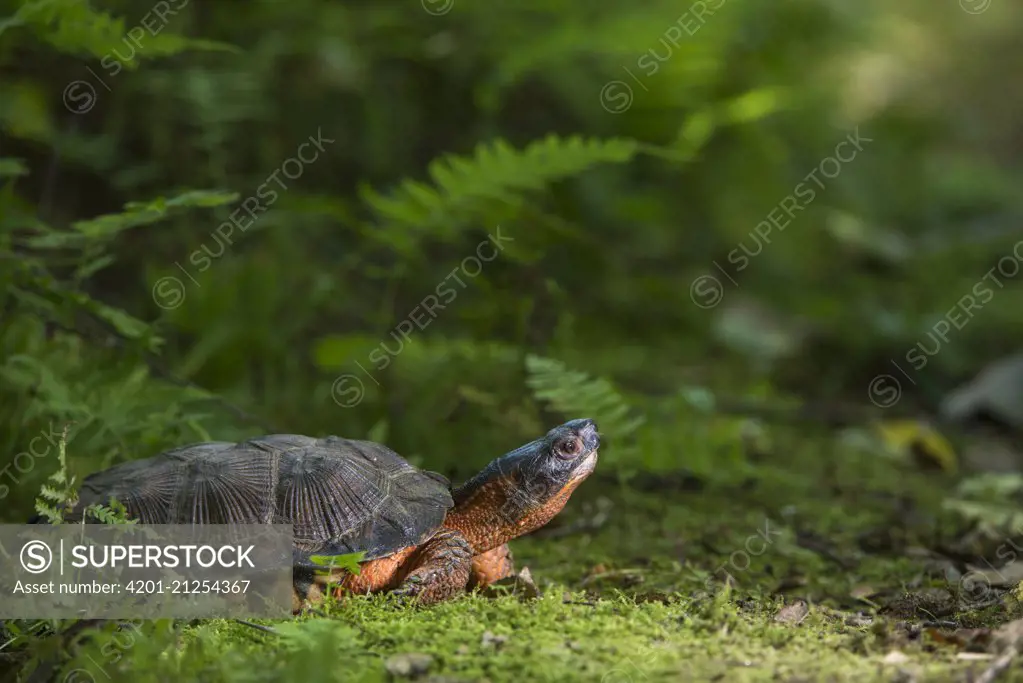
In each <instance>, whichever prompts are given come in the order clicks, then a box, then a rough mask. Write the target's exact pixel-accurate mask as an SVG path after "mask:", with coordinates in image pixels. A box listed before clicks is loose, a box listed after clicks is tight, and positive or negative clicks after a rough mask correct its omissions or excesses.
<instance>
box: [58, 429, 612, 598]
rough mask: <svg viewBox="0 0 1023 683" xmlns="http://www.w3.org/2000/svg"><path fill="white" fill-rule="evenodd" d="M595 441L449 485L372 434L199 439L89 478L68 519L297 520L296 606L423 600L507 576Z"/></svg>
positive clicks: (535, 452) (584, 467) (535, 444)
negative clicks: (393, 597)
mask: <svg viewBox="0 0 1023 683" xmlns="http://www.w3.org/2000/svg"><path fill="white" fill-rule="evenodd" d="M599 447H600V435H599V433H598V432H597V425H596V423H595V422H594V421H593V420H589V419H579V420H572V421H570V422H566V423H565V424H563V425H561V426H559V427H555V428H554V429H552V430H550V431H549V432H547V434H546V435H545V436H543V437H541V438H539V439H536V440H535V441H531V442H529V443H527V444H525V445H524V446H521V447H519V448H517V449H515V450H513V451H510V452H509V453H506V454H505V455H503V456H501V457H499V458H497V459H496V460H494V461H493V462H491V463H490V464H489V465H487V466H486V467H485V468H484V469H483V470H482V471H481V472H480V473H479V474H477V475H476V476H474V477H473V478H472V479H470V480H469V481H467V482H465V483H464V484H462V485H461V486H459V487H456V488H454V489H452V488H451V487H450V484H449V482H448V480H447V479H446V478H444V477H443V476H441V475H439V474H436V473H434V472H428V471H425V470H421V469H418V468H416V467H414V466H412V465H411V464H409V463H408V462H407V461H406V460H405V459H404V458H402V457H401V456H399V455H398V454H397V453H395V452H394V451H393V450H391V449H390V448H388V447H386V446H384V445H381V444H378V443H373V442H370V441H356V440H351V439H343V438H340V437H336V436H330V437H326V438H322V439H316V438H311V437H307V436H297V435H292V434H276V435H270V436H264V437H260V438H255V439H251V440H248V441H243V442H240V443H227V442H212V443H199V444H193V445H190V446H184V447H182V448H177V449H174V450H171V451H167V452H165V453H161V454H160V455H157V456H155V457H152V458H148V459H144V460H137V461H132V462H126V463H123V464H120V465H117V466H115V467H112V468H110V469H108V470H104V471H102V472H98V473H96V474H93V475H90V476H89V477H87V478H86V479H85V481H84V482H83V483H82V487H81V490H80V492H79V500H78V501H77V503H76V504H75V505H74V507H73V509H72V510H71V512H70V513H69V515H68V516H67V519H68V520H69V521H74V520H75V519H79V520H80V519H81V515H82V512H83V510H84V508H85V507H87V506H89V505H91V504H93V503H101V504H108V503H109V502H110V499H111V498H115V499H117V500H118V501H119V502H120V503H122V504H123V505H124V506H125V508H126V509H127V512H128V515H129V517H131V518H134V519H137V520H138V521H139V522H141V523H143V524H193V523H196V524H259V523H266V524H291V525H293V528H294V534H295V548H294V588H295V593H294V608H295V609H296V610H298V609H300V608H301V607H302V606H303V605H306V604H315V603H317V602H319V601H321V600H322V599H323V596H324V594H325V593H326V592H327V591H330V592H332V593H333V594H334V595H338V596H339V595H342V594H343V593H345V592H353V593H367V592H378V591H394V592H396V593H399V594H401V595H404V596H407V597H408V598H410V599H415V600H417V601H418V602H420V603H426V604H429V603H435V602H438V601H440V600H445V599H447V598H450V597H452V596H455V595H457V594H459V593H461V592H462V591H464V590H466V589H469V588H473V587H482V586H486V585H488V584H490V583H493V582H494V581H497V580H499V579H502V578H504V577H507V576H509V575H511V574H512V573H513V564H512V556H511V552H510V551H509V550H508V546H507V543H508V541H510V540H511V539H513V538H516V537H518V536H521V535H523V534H526V533H529V532H531V531H533V530H535V529H537V528H539V527H541V526H543V525H544V524H546V523H547V522H549V521H550V520H551V519H552V518H553V517H554V516H555V515H557V514H558V513H559V512H560V511H561V509H562V508H563V507H564V505H565V503H566V502H567V501H568V498H569V496H570V495H571V494H572V492H573V491H574V490H575V488H576V487H577V486H578V485H579V484H580V483H581V482H582V481H583V480H584V479H585V478H586V477H587V476H588V475H589V474H590V473H591V472H592V471H593V468H594V466H595V465H596V462H597V451H598V449H599ZM360 552H361V553H365V555H364V557H363V559H362V564H361V568H360V569H361V570H360V572H359V573H358V574H353V573H350V572H348V571H346V570H343V569H332V570H331V571H330V572H329V573H326V575H324V574H325V572H323V571H322V570H323V567H322V566H319V565H317V564H315V563H314V562H313V561H311V559H310V558H311V556H313V555H335V556H336V555H344V554H349V553H360ZM317 569H319V570H321V571H316V570H317Z"/></svg>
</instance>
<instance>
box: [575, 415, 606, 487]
mask: <svg viewBox="0 0 1023 683" xmlns="http://www.w3.org/2000/svg"><path fill="white" fill-rule="evenodd" d="M571 426H572V428H573V429H574V430H575V433H576V434H577V435H578V436H579V438H580V439H582V442H583V447H584V448H585V449H586V455H585V456H583V457H582V458H580V459H579V464H578V465H576V468H575V472H573V478H578V477H585V476H587V475H589V474H590V473H591V472H593V469H594V468H595V467H596V466H597V451H598V450H599V449H600V432H599V431H597V423H596V422H594V421H593V420H589V419H584V420H573V421H572V424H571Z"/></svg>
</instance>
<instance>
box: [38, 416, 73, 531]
mask: <svg viewBox="0 0 1023 683" xmlns="http://www.w3.org/2000/svg"><path fill="white" fill-rule="evenodd" d="M67 433H68V426H65V427H64V432H63V433H62V434H61V436H60V445H59V447H58V455H57V471H56V472H54V473H53V474H51V475H50V478H49V479H48V480H47V483H46V484H43V486H42V487H41V488H40V489H39V497H38V498H37V499H36V504H35V510H36V512H37V513H39V514H40V515H41V516H42V517H43V518H44V519H45V520H46V521H48V522H49V523H50V524H61V523H63V521H64V511H65V509H66V508H67V507H68V506H69V505H73V504H74V501H75V497H76V494H75V488H74V482H75V479H74V477H73V476H71V475H70V474H68V469H67V441H68V439H67Z"/></svg>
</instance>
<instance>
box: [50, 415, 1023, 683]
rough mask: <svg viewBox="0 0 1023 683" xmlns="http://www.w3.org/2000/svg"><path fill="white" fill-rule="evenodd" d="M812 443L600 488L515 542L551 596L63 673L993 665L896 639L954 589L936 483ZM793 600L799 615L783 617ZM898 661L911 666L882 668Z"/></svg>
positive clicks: (121, 655) (282, 627) (121, 658)
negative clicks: (699, 477)
mask: <svg viewBox="0 0 1023 683" xmlns="http://www.w3.org/2000/svg"><path fill="white" fill-rule="evenodd" d="M802 443H803V447H802V448H800V449H793V450H790V451H780V452H781V453H786V454H787V455H785V456H782V455H778V456H773V457H772V459H771V462H769V463H767V462H765V463H762V464H761V465H758V466H757V467H755V468H751V469H750V477H748V478H747V479H746V480H744V481H738V482H737V481H735V480H734V478H733V479H730V480H728V481H716V480H714V479H710V480H707V481H705V482H704V485H703V487H702V489H701V490H699V491H684V490H682V489H680V488H678V487H675V486H670V485H669V484H670V482H667V480H661V481H658V480H656V479H655V480H653V482H652V483H654V484H656V487H655V488H656V490H654V489H653V488H651V487H649V486H646V487H645V488H644V485H643V483H642V482H639V481H636V482H633V483H632V485H631V486H622V485H618V484H613V483H609V480H607V479H603V480H597V481H591V482H588V483H587V484H586V485H584V486H583V487H581V488H580V490H579V492H578V493H577V494H576V496H574V497H573V500H572V502H571V504H570V505H569V507H568V508H567V509H566V510H565V512H564V513H563V514H562V515H561V516H560V517H559V518H558V520H557V521H556V522H555V523H554V524H553V525H552V526H551V527H550V528H549V529H547V530H545V531H544V532H543V533H540V534H537V535H534V536H532V537H528V538H523V539H519V540H517V541H516V542H515V543H513V550H514V553H515V556H516V562H517V564H518V565H519V566H520V567H521V566H528V567H530V569H531V572H532V574H533V576H534V578H535V579H536V581H537V583H538V585H539V587H540V589H541V591H542V597H541V598H539V599H519V598H518V597H515V596H503V597H500V598H497V599H491V598H486V597H483V596H480V595H471V596H467V597H465V598H461V599H457V600H453V601H450V602H448V603H445V604H441V605H438V606H436V607H433V608H429V609H416V608H406V607H400V606H398V605H396V604H395V603H394V602H393V601H391V600H390V599H389V598H388V597H387V596H372V597H354V598H350V599H348V600H346V601H344V602H342V603H340V604H336V605H328V606H326V608H325V614H326V616H325V617H321V616H305V617H302V618H300V619H296V620H292V621H280V622H263V623H264V624H265V625H266V626H269V627H271V628H272V629H274V632H272V633H271V632H264V631H261V630H259V629H257V628H253V627H252V626H250V625H246V624H242V623H238V622H234V621H221V620H214V621H206V622H200V623H195V624H191V625H183V624H180V623H179V624H178V625H177V626H176V627H175V628H169V627H167V625H160V628H159V629H157V628H155V627H153V626H147V627H145V628H143V630H142V632H141V634H135V636H134V638H133V639H132V642H130V643H128V644H127V645H125V644H124V643H122V644H121V645H119V646H115V647H113V648H112V649H111V647H110V645H109V643H110V641H111V639H113V638H115V637H116V634H115V633H113V632H112V631H108V632H107V633H105V634H102V635H100V636H98V637H97V638H96V639H95V640H94V641H93V642H90V643H87V644H83V645H82V646H81V648H80V649H79V650H78V652H79V654H78V655H77V657H76V658H75V659H74V660H73V661H71V662H69V663H68V664H67V665H66V667H65V669H64V670H65V671H69V670H71V669H74V668H83V669H85V670H87V671H90V672H92V674H93V675H94V677H95V679H96V680H97V681H98V680H109V681H126V682H127V681H131V682H132V683H146V682H149V681H153V682H156V681H169V680H203V681H211V682H214V681H224V682H243V681H253V682H256V681H281V680H287V681H310V682H312V681H378V680H379V681H382V680H390V679H391V678H393V676H392V674H391V673H389V670H388V667H390V668H392V669H394V670H395V671H399V670H400V669H401V668H402V666H404V667H405V670H419V669H425V671H424V673H423V674H422V676H421V678H422V679H424V680H429V679H430V678H433V680H437V681H440V680H448V681H451V680H454V681H460V680H465V681H476V680H489V681H495V682H496V681H516V682H519V681H534V680H535V681H565V680H581V681H604V682H605V683H613V682H617V681H625V682H628V683H640V682H642V681H658V680H728V681H777V680H793V681H794V680H831V681H862V680H871V679H877V678H882V679H883V678H891V677H894V676H895V675H896V673H897V670H899V669H905V670H909V671H914V672H916V673H918V674H920V675H921V676H923V677H924V679H925V680H954V679H955V677H960V679H961V677H962V675H964V672H965V671H966V670H967V669H969V668H970V667H973V668H974V669H977V668H979V667H983V666H984V665H985V663H984V662H979V663H978V662H969V661H963V660H957V659H956V654H957V649H956V648H955V647H953V646H949V645H940V644H936V642H935V641H933V640H932V639H928V638H910V637H908V636H907V632H906V629H905V628H904V627H903V626H900V625H899V624H898V622H900V621H906V620H908V621H910V622H914V621H915V622H919V621H921V620H928V619H931V618H934V616H935V612H941V611H942V607H941V604H940V603H941V600H940V599H939V597H935V596H940V595H945V596H953V595H954V592H955V586H948V585H946V583H945V582H944V580H943V579H942V578H941V577H940V576H937V575H935V573H934V571H933V569H932V568H929V567H928V566H927V565H926V564H924V563H923V560H921V559H920V557H919V556H918V555H917V554H914V553H911V552H908V551H907V550H906V548H908V547H911V546H912V545H913V544H915V543H918V542H922V539H926V538H929V537H931V536H932V535H933V534H934V533H936V524H937V523H936V520H937V516H936V514H937V513H936V510H937V504H938V502H939V501H940V498H941V486H942V484H941V482H940V480H938V479H935V478H934V477H933V475H927V474H924V473H916V472H913V471H911V470H905V469H899V467H898V466H897V465H895V464H893V463H891V462H890V461H881V460H878V461H875V462H869V461H866V460H864V459H862V458H861V457H860V456H852V455H850V454H846V453H843V452H842V451H841V450H836V449H835V447H834V445H833V444H832V443H830V442H829V441H827V440H816V439H814V438H812V437H807V436H806V435H802ZM822 453H826V454H828V455H827V456H826V457H825V456H822V455H821V454H822ZM648 483H649V482H648ZM907 500H908V501H910V502H911V507H912V509H913V512H912V514H907V513H906V506H907V505H909V503H907ZM598 513H600V514H598ZM601 514H603V515H604V518H605V521H604V522H603V523H602V524H600V525H599V526H596V527H594V528H588V527H586V526H585V525H586V524H587V523H590V524H591V525H592V523H593V522H594V519H595V518H599V517H600V516H601ZM928 588H930V589H931V590H932V591H936V592H932V593H926V592H924V591H925V589H928ZM939 589H940V590H939ZM796 600H805V601H806V602H807V603H808V606H809V609H808V613H807V614H806V615H805V618H803V619H801V620H798V619H796V620H795V623H784V622H782V621H779V620H778V619H777V618H776V617H777V615H778V613H779V610H780V609H782V608H783V607H784V606H786V605H791V604H792V603H793V602H795V601H796ZM936 600H937V602H935V601H936ZM900 601H901V602H900ZM928 601H930V602H928ZM946 603H947V604H950V605H952V606H953V609H952V611H951V613H949V614H945V615H944V616H943V617H942V618H943V619H954V620H958V622H959V623H963V624H976V623H977V622H979V621H983V622H984V623H991V624H993V623H998V622H1000V621H1005V620H1006V619H1007V618H1008V613H1007V612H1006V610H1005V609H1003V608H994V609H992V608H987V610H986V611H985V612H983V613H970V612H958V611H956V610H955V603H954V601H949V600H946ZM797 616H798V615H797ZM121 638H122V641H123V640H124V637H123V635H122V636H121ZM104 645H106V650H104ZM892 650H898V651H900V652H901V653H903V655H904V656H905V659H904V660H903V661H901V662H897V663H886V661H885V658H886V656H889V654H890V653H891V652H892ZM408 655H423V656H421V657H416V658H413V659H405V660H403V659H402V658H403V657H407V656H408ZM424 656H425V657H424ZM395 658H397V659H395ZM417 667H418V669H417ZM1007 680H1012V679H1007Z"/></svg>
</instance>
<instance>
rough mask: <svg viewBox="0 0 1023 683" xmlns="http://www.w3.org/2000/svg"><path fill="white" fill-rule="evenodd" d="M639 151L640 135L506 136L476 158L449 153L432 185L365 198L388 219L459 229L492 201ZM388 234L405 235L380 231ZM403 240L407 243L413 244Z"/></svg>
mask: <svg viewBox="0 0 1023 683" xmlns="http://www.w3.org/2000/svg"><path fill="white" fill-rule="evenodd" d="M638 151H639V143H638V142H636V141H635V140H629V139H623V138H612V139H608V140H600V139H586V138H582V137H578V136H573V137H569V138H560V137H557V136H556V135H549V136H547V137H546V138H544V139H542V140H537V141H535V142H533V143H531V144H530V145H528V146H527V147H526V148H525V149H522V150H518V149H515V148H513V147H512V146H511V145H509V144H508V143H507V142H505V141H504V140H500V139H498V140H496V141H495V142H493V143H490V144H481V145H479V146H478V147H477V148H476V151H475V153H474V155H473V156H472V157H471V158H466V157H459V156H454V155H448V156H444V157H441V158H440V159H437V160H434V161H433V162H432V163H431V164H430V166H429V168H428V172H429V176H430V179H431V180H432V181H433V184H432V186H431V185H427V184H424V183H421V182H417V181H413V180H406V181H405V182H404V183H402V184H401V185H400V186H399V187H398V188H397V189H396V190H394V191H393V192H392V193H391V194H390V195H389V196H384V195H382V194H379V193H377V192H375V191H374V190H372V189H369V188H365V189H363V191H362V194H363V198H364V199H365V201H366V202H367V203H368V204H369V205H370V206H371V207H372V208H373V210H374V211H375V212H376V214H377V215H378V216H379V217H380V218H381V219H382V221H383V222H385V223H390V224H394V225H398V226H401V227H402V228H405V229H406V230H413V231H416V232H421V233H427V232H428V233H430V234H434V235H440V236H445V234H446V235H448V236H450V235H452V234H455V233H456V232H457V231H458V229H459V228H460V227H462V226H463V225H465V224H466V223H467V222H469V221H471V220H472V219H473V218H474V217H476V216H477V215H478V213H479V212H480V210H481V209H482V208H483V207H485V206H488V205H492V204H493V203H497V204H504V205H513V206H518V205H519V204H520V203H521V201H522V198H523V195H524V194H525V193H528V192H532V191H538V190H542V189H544V188H546V187H547V186H548V185H549V184H550V183H552V182H554V181H557V180H561V179H564V178H569V177H571V176H574V175H577V174H579V173H582V172H583V171H585V170H587V169H589V168H590V167H592V166H595V165H597V164H602V163H625V162H627V161H629V160H631V159H632V158H633V156H635V154H636V153H637V152H638ZM381 236H382V237H383V238H384V239H389V240H392V242H393V241H394V240H396V239H400V237H396V236H393V235H391V236H388V235H381ZM408 245H409V242H408V240H407V239H406V240H404V245H403V246H408Z"/></svg>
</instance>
